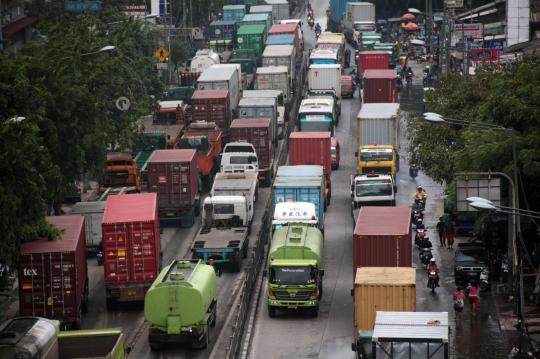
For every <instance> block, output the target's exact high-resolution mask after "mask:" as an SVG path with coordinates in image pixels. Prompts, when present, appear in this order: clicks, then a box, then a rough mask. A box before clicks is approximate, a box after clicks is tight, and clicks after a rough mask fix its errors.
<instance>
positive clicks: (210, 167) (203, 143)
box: [177, 121, 222, 189]
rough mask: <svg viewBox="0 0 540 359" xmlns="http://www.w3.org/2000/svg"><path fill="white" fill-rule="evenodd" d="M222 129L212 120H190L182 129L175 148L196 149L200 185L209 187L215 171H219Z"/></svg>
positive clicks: (205, 187)
mask: <svg viewBox="0 0 540 359" xmlns="http://www.w3.org/2000/svg"><path fill="white" fill-rule="evenodd" d="M221 134H222V131H221V130H220V129H219V127H218V126H216V124H215V123H214V122H204V121H198V122H192V123H191V124H190V125H189V126H188V127H187V128H186V130H185V131H184V134H183V136H182V138H181V139H180V142H179V143H178V146H177V148H179V149H194V150H196V151H197V169H198V170H199V175H200V176H201V181H202V187H203V188H204V189H210V187H211V186H212V180H213V178H214V175H215V174H216V172H218V171H219V154H220V153H221V147H222V142H221Z"/></svg>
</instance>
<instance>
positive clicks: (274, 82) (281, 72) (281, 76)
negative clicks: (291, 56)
mask: <svg viewBox="0 0 540 359" xmlns="http://www.w3.org/2000/svg"><path fill="white" fill-rule="evenodd" d="M289 86H290V85H289V70H288V69H287V67H286V66H269V67H259V68H257V78H256V81H255V89H256V90H281V91H283V94H284V97H285V103H288V102H289V101H290V99H291V94H290V87H289Z"/></svg>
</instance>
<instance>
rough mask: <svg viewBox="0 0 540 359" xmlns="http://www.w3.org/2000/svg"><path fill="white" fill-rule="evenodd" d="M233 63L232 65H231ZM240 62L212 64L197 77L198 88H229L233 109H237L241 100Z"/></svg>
mask: <svg viewBox="0 0 540 359" xmlns="http://www.w3.org/2000/svg"><path fill="white" fill-rule="evenodd" d="M231 65H232V66H231ZM239 67H240V64H223V65H212V66H211V67H209V68H207V69H206V70H204V71H203V73H202V74H201V76H199V78H198V79H197V89H198V90H212V89H215V90H224V89H225V90H229V95H230V100H231V111H236V108H237V107H238V101H240V88H241V81H242V80H241V76H242V75H241V73H240V72H239V70H238V68H239Z"/></svg>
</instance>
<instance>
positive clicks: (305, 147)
mask: <svg viewBox="0 0 540 359" xmlns="http://www.w3.org/2000/svg"><path fill="white" fill-rule="evenodd" d="M330 145H331V134H330V132H292V133H291V134H290V136H289V165H290V166H296V165H317V166H323V169H324V175H325V176H326V177H330V174H331V173H332V157H331V153H330Z"/></svg>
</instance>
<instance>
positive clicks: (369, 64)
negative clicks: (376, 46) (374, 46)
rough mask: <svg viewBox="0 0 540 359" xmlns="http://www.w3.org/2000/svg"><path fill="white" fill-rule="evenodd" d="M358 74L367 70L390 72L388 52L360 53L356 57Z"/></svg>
mask: <svg viewBox="0 0 540 359" xmlns="http://www.w3.org/2000/svg"><path fill="white" fill-rule="evenodd" d="M356 64H357V66H358V73H359V74H362V73H364V71H365V70H388V52H384V51H360V52H359V53H358V54H357V55H356Z"/></svg>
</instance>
